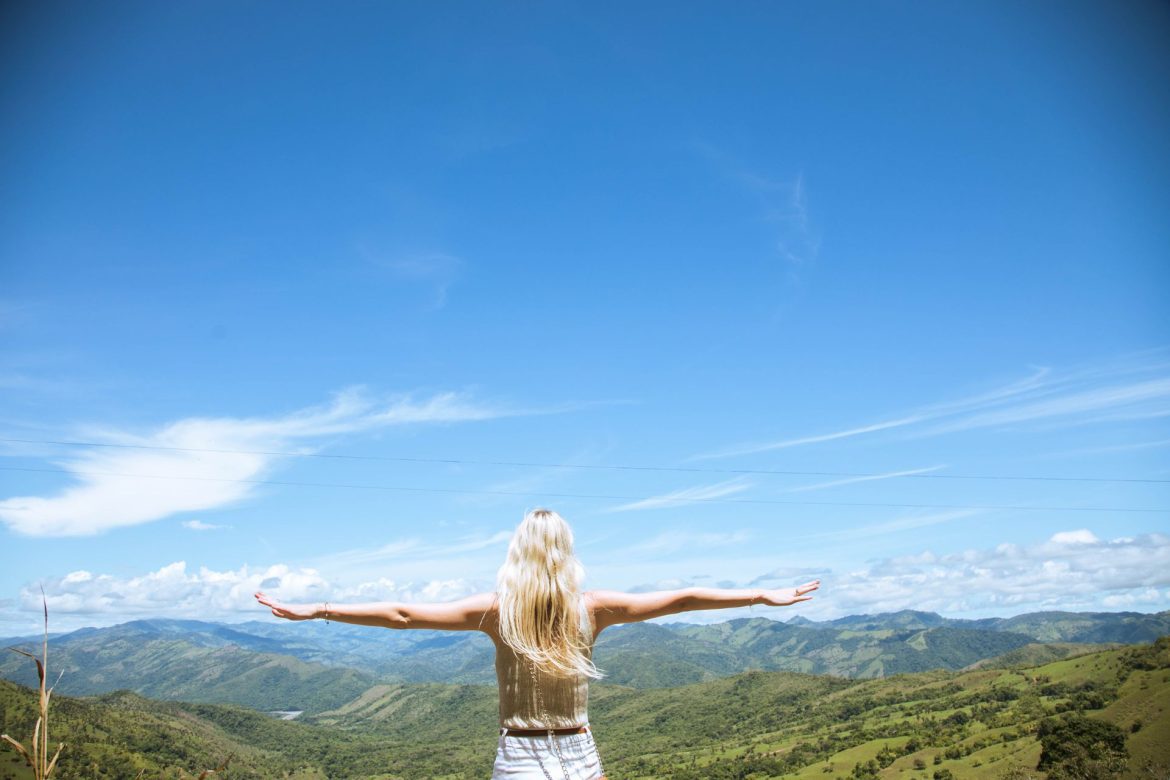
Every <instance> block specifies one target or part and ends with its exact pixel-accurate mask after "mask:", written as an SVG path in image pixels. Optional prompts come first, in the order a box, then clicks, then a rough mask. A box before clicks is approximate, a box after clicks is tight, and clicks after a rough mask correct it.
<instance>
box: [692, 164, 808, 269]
mask: <svg viewBox="0 0 1170 780" xmlns="http://www.w3.org/2000/svg"><path fill="white" fill-rule="evenodd" d="M692 148H693V149H694V150H695V151H696V152H697V153H698V154H699V155H700V156H702V157H703V158H705V159H706V160H707V161H708V162H709V163H710V164H711V165H712V166H713V167H714V168H715V170H717V171H718V172H719V174H720V175H721V176H723V177H724V178H726V179H729V180H731V181H733V182H735V183H736V184H738V185H739V186H740V187H741V188H743V189H744V190H745V191H746V192H749V193H751V194H752V195H753V196H754V197H755V198H756V200H757V201H758V202H759V212H760V218H761V219H763V220H764V221H765V222H767V223H769V224H770V225H773V226H774V227H775V229H776V238H775V242H776V243H775V248H776V252H777V253H778V254H779V255H780V257H781V258H783V259H784V260H785V261H786V263H787V265H788V270H789V279H790V280H792V281H796V280H797V278H798V271H799V269H800V267H801V266H804V265H806V264H808V263H810V262H812V261H814V260H816V258H817V255H818V253H819V252H820V244H821V242H820V236H819V235H817V232H816V230H815V229H814V228H813V225H812V221H811V219H810V218H809V208H808V191H807V187H806V184H805V180H804V174H803V173H797V174H796V175H795V176H794V177H793V178H791V179H777V178H774V177H772V176H770V175H766V174H763V173H760V172H759V171H758V170H754V169H752V168H751V167H749V166H747V165H744V164H743V163H742V162H740V161H739V160H736V159H735V158H734V157H733V156H732V155H731V154H729V153H728V152H726V151H725V150H723V149H719V148H717V147H715V146H713V145H712V144H709V143H703V142H697V143H694V144H692Z"/></svg>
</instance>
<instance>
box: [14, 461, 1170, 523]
mask: <svg viewBox="0 0 1170 780" xmlns="http://www.w3.org/2000/svg"><path fill="white" fill-rule="evenodd" d="M0 471H30V472H45V473H59V474H74V475H78V476H100V477H129V478H133V479H177V480H190V481H198V482H228V483H239V484H249V485H281V486H293V487H326V488H346V489H354V490H388V491H400V492H408V493H448V494H457V495H475V496H524V497H542V498H579V499H598V500H606V501H646V500H648V499H647V497H646V496H619V495H607V494H600V493H535V492H529V491H514V490H463V489H459V488H425V487H402V486H398V485H363V484H357V483H343V482H297V481H292V480H269V479H229V478H227V477H192V476H184V475H169V474H126V473H122V472H117V471H73V470H70V469H40V468H24V467H20V466H0ZM668 500H669V501H670V502H674V503H687V504H692V503H694V504H775V505H781V506H848V507H897V508H903V509H1009V510H1019V511H1041V512H1125V513H1152V514H1160V513H1170V509H1156V508H1155V509H1150V508H1145V507H1138V508H1134V507H1108V506H1042V505H1031V506H1028V505H1006V504H919V503H898V502H876V501H790V500H777V499H765V498H684V497H675V496H670V497H669V498H668ZM20 509H22V507H13V506H7V507H5V511H12V510H18V511H19V510H20Z"/></svg>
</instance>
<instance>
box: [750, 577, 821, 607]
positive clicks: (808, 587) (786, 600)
mask: <svg viewBox="0 0 1170 780" xmlns="http://www.w3.org/2000/svg"><path fill="white" fill-rule="evenodd" d="M819 587H821V581H820V580H813V581H812V582H806V583H804V584H803V585H798V586H796V587H795V588H781V589H780V590H766V591H764V598H765V602H764V603H766V604H768V605H769V606H772V607H787V606H791V605H792V604H795V603H797V602H798V601H808V600H809V599H811V598H812V596H810V595H808V594H810V593H812V592H813V591H814V590H816V589H817V588H819Z"/></svg>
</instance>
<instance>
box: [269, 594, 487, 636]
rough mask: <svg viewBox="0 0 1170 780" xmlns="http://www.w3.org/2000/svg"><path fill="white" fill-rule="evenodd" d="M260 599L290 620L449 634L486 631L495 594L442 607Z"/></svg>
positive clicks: (438, 605)
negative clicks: (329, 621)
mask: <svg viewBox="0 0 1170 780" xmlns="http://www.w3.org/2000/svg"><path fill="white" fill-rule="evenodd" d="M256 600H257V601H259V602H260V603H261V604H263V605H264V606H266V607H269V608H270V609H271V610H272V614H273V615H276V616H277V617H278V618H284V619H286V620H314V619H321V618H324V619H326V620H336V621H337V622H339V623H355V624H357V625H359V626H379V627H381V628H432V629H446V630H448V631H473V630H475V629H481V628H484V627H485V626H486V625H487V623H488V621H487V620H485V616H486V615H487V614H488V613H489V612H490V611H491V610H493V609H494V608H495V607H494V603H495V594H494V593H477V594H476V595H474V596H468V597H467V598H463V599H459V600H457V601H448V602H445V603H440V604H407V603H402V602H397V601H384V602H377V603H371V604H334V603H333V602H321V603H319V604H282V603H281V602H279V601H277V600H276V599H274V598H272V597H270V596H266V595H265V594H263V593H257V594H256Z"/></svg>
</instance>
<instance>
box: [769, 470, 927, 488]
mask: <svg viewBox="0 0 1170 780" xmlns="http://www.w3.org/2000/svg"><path fill="white" fill-rule="evenodd" d="M945 468H946V466H929V467H927V468H924V469H910V470H908V471H891V472H888V473H886V474H869V475H866V476H864V477H847V478H846V479H834V480H830V481H829V482H817V483H815V484H812V485H801V486H799V487H794V488H788V489H787V490H784V491H781V492H784V493H805V492H808V491H810V490H825V489H826V488H833V487H840V486H841V485H852V484H854V483H857V482H874V481H876V480H882V479H894V478H896V477H909V476H913V475H914V474H929V473H930V472H932V471H939V470H940V469H945Z"/></svg>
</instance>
